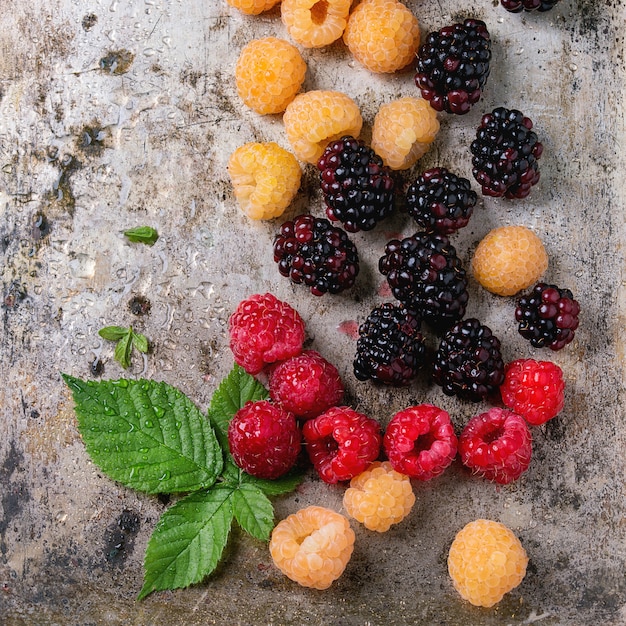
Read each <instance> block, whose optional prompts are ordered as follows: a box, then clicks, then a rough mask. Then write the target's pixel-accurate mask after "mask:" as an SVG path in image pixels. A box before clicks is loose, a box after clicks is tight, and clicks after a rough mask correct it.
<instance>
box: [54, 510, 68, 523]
mask: <svg viewBox="0 0 626 626" xmlns="http://www.w3.org/2000/svg"><path fill="white" fill-rule="evenodd" d="M54 519H55V521H57V522H59V524H62V523H63V522H65V520H66V519H67V513H66V512H65V511H59V512H58V513H57V514H56V515H55V516H54Z"/></svg>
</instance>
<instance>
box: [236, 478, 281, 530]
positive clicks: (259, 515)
mask: <svg viewBox="0 0 626 626" xmlns="http://www.w3.org/2000/svg"><path fill="white" fill-rule="evenodd" d="M233 510H234V513H235V518H236V520H237V523H238V524H239V526H241V528H242V529H243V530H245V531H246V532H247V533H249V534H250V535H252V536H253V537H254V538H255V539H260V540H261V541H269V538H270V533H271V532H272V528H274V507H273V506H272V503H271V502H270V501H269V500H268V499H267V496H266V495H265V494H264V493H263V492H262V491H261V490H260V489H259V488H258V487H256V486H255V485H253V484H250V483H242V484H241V485H239V488H238V489H236V490H235V491H234V492H233Z"/></svg>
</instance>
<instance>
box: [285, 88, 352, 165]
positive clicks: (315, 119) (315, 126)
mask: <svg viewBox="0 0 626 626" xmlns="http://www.w3.org/2000/svg"><path fill="white" fill-rule="evenodd" d="M283 121H284V123H285V132H286V133H287V139H289V143H290V144H291V147H292V148H293V151H294V152H295V153H296V156H297V157H298V158H299V159H300V160H302V161H306V162H307V163H313V164H315V163H317V161H318V160H319V158H320V157H321V156H322V153H323V152H324V149H325V148H326V146H327V145H328V144H329V143H330V142H331V141H336V140H337V139H340V138H341V137H343V136H344V135H351V136H352V137H355V138H356V137H358V136H359V133H360V132H361V126H362V125H363V119H362V118H361V112H360V111H359V107H358V106H357V104H356V102H354V100H352V98H349V97H348V96H346V95H345V94H343V93H340V92H338V91H307V92H306V93H301V94H299V95H297V96H296V97H295V98H294V99H293V101H292V102H291V103H290V104H289V105H288V106H287V109H286V110H285V114H284V115H283Z"/></svg>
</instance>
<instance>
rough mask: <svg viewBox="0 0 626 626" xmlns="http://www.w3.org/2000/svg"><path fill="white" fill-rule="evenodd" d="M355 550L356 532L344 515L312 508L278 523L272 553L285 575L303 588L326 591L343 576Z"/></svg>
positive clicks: (271, 544) (275, 562)
mask: <svg viewBox="0 0 626 626" xmlns="http://www.w3.org/2000/svg"><path fill="white" fill-rule="evenodd" d="M353 548H354V531H353V530H352V528H350V522H349V521H348V520H347V518H345V517H344V516H343V515H340V514H339V513H335V511H331V510H330V509H325V508H324V507H321V506H309V507H307V508H305V509H301V510H300V511H298V512H297V513H294V514H293V515H290V516H289V517H287V518H286V519H284V520H282V522H279V523H278V524H277V525H276V527H275V528H274V530H273V532H272V538H271V540H270V554H271V556H272V559H273V561H274V564H275V565H276V567H278V569H280V571H281V572H283V574H285V575H286V576H288V577H289V578H291V580H295V581H296V582H297V583H299V584H300V585H302V586H303V587H313V588H314V589H327V588H328V587H330V585H331V584H332V583H333V582H334V581H335V580H337V578H339V576H341V574H342V573H343V571H344V569H345V568H346V565H347V564H348V561H349V560H350V557H351V556H352V550H353Z"/></svg>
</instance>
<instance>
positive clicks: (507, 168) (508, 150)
mask: <svg viewBox="0 0 626 626" xmlns="http://www.w3.org/2000/svg"><path fill="white" fill-rule="evenodd" d="M532 127H533V123H532V122H531V120H530V119H529V118H527V117H525V116H524V115H523V114H522V113H521V112H520V111H518V110H516V109H511V110H509V109H505V108H504V107H497V108H495V109H494V110H493V111H492V112H491V113H487V114H486V115H483V117H482V120H481V123H480V126H479V127H478V130H477V131H476V139H475V140H474V141H472V143H471V145H470V150H471V152H472V154H473V155H474V156H473V157H472V164H473V166H474V167H473V169H472V174H473V175H474V178H475V179H476V180H477V181H478V182H479V183H480V185H481V186H482V191H483V194H485V195H486V196H494V197H496V198H500V197H502V196H505V197H506V198H525V197H526V196H527V195H528V194H529V193H530V188H531V187H532V186H533V185H536V184H537V183H538V182H539V164H538V163H537V161H538V159H539V157H540V156H541V153H542V152H543V145H542V144H541V143H540V142H539V140H538V139H537V135H536V133H535V132H534V131H532V130H531V129H532Z"/></svg>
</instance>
